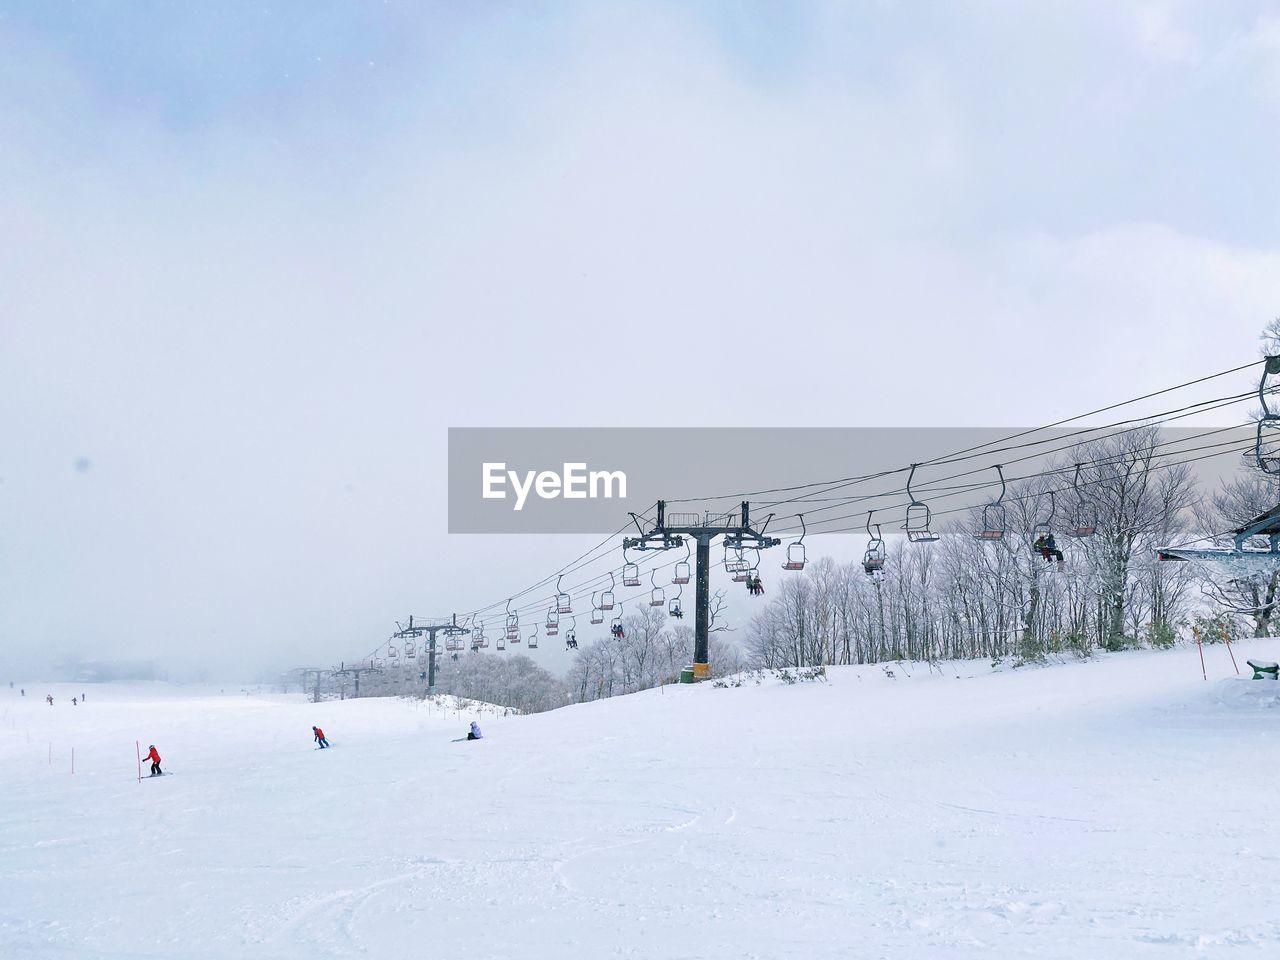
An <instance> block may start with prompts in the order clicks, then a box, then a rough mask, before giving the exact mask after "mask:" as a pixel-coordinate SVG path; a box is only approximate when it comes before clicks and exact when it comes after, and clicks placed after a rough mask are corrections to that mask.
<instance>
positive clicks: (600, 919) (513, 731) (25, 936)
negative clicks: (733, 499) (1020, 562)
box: [0, 641, 1280, 960]
mask: <svg viewBox="0 0 1280 960" xmlns="http://www.w3.org/2000/svg"><path fill="white" fill-rule="evenodd" d="M1243 646H1244V648H1245V649H1244V650H1238V651H1237V656H1238V657H1241V658H1242V659H1243V657H1247V656H1250V655H1253V656H1263V657H1266V658H1268V659H1274V658H1275V653H1276V650H1275V645H1274V643H1273V642H1266V641H1263V642H1257V643H1254V644H1245V645H1243ZM1217 652H1218V651H1215V650H1211V649H1206V656H1207V657H1212V656H1213V655H1214V654H1215V653H1217ZM1215 667H1216V668H1217V669H1216V678H1215V680H1214V681H1213V682H1210V683H1204V682H1203V681H1202V680H1200V677H1199V662H1198V658H1197V654H1196V652H1195V651H1194V649H1192V650H1175V651H1172V652H1169V653H1159V654H1155V653H1153V654H1135V655H1121V656H1115V657H1107V658H1105V659H1103V660H1101V661H1098V662H1087V663H1082V664H1067V665H1063V666H1056V667H1052V668H1047V669H1035V668H1027V669H1025V670H1021V671H1017V672H1006V673H1001V674H998V675H992V674H990V673H989V672H986V671H984V665H983V664H977V665H973V664H962V665H955V666H954V668H948V669H947V670H945V671H943V672H942V674H941V675H938V674H936V673H934V672H931V671H924V670H919V671H913V673H914V676H913V678H910V679H908V678H907V677H906V676H905V671H900V676H899V677H898V678H897V679H894V680H890V679H887V678H885V677H884V676H883V674H882V672H881V671H879V670H878V669H877V668H842V669H836V670H832V671H831V680H830V682H829V683H825V684H795V685H791V686H787V685H783V684H780V683H777V682H775V681H767V682H765V683H764V684H762V685H759V686H756V685H753V684H748V685H747V686H745V687H742V688H729V689H716V688H713V687H710V686H702V687H698V688H687V687H686V688H674V689H671V688H669V689H668V690H666V691H665V692H658V691H653V692H649V693H645V694H640V695H637V696H633V697H627V698H620V699H617V700H614V701H609V702H603V703H598V704H590V705H585V706H581V707H573V708H568V709H565V710H561V711H556V712H554V713H551V714H544V715H540V716H534V717H510V718H502V719H496V720H495V719H492V718H490V717H487V716H486V717H485V718H483V720H482V724H483V726H484V728H485V734H486V738H485V740H483V741H480V742H478V743H466V742H465V741H464V742H462V743H451V742H450V740H451V739H452V738H453V737H455V736H457V733H458V731H459V729H462V728H465V725H466V719H467V718H466V717H465V716H464V717H462V718H458V717H456V716H455V717H454V718H453V719H448V718H446V717H443V716H441V715H440V714H439V711H436V712H435V713H434V714H429V713H428V712H426V711H425V710H424V708H423V707H422V705H420V704H415V703H411V702H407V701H390V700H380V701H369V700H365V701H357V702H346V703H325V704H318V705H311V704H307V703H305V702H303V701H302V700H301V699H300V698H292V697H290V698H286V697H261V698H258V697H244V696H230V695H228V696H218V695H217V694H216V693H215V694H205V695H195V694H192V693H190V692H185V691H180V690H175V689H174V688H169V687H161V686H156V687H153V688H148V689H145V690H141V689H131V688H124V687H119V688H117V687H102V688H94V691H93V692H94V694H95V696H94V697H93V698H91V699H90V701H89V704H90V705H89V706H88V708H87V709H86V708H84V707H78V708H76V712H75V713H72V712H71V710H70V709H69V708H67V707H64V706H62V703H61V701H62V699H64V694H65V698H69V696H70V695H71V694H70V692H68V691H64V690H61V689H59V688H57V687H52V688H50V689H51V690H52V691H53V692H54V693H55V696H56V697H58V698H59V705H58V706H57V707H55V708H49V707H48V706H47V705H46V704H44V703H43V701H42V700H40V699H38V697H37V698H34V699H33V698H28V699H27V700H26V702H22V701H20V700H15V699H13V698H10V699H8V700H5V701H3V702H4V704H5V710H4V712H3V714H0V717H2V719H0V778H3V780H2V783H0V785H2V786H3V788H4V789H3V790H2V791H0V958H4V960H10V958H13V960H49V958H58V960H61V958H64V957H72V956H75V957H77V958H81V960H83V958H90V960H94V958H102V960H115V958H131V960H149V958H166V960H167V958H181V960H215V958H232V957H234V958H243V957H248V958H264V960H294V958H299V960H300V958H315V957H352V956H376V957H379V958H383V957H386V958H398V957H418V956H424V955H432V956H434V955H442V956H466V957H467V958H468V960H480V958H488V957H493V958H499V957H501V958H511V957H521V958H524V957H528V958H555V960H565V958H566V957H577V956H582V957H591V958H596V957H603V958H612V957H626V958H640V957H644V958H648V957H654V958H662V960H674V958H721V957H723V958H739V957H749V958H750V957H757V958H792V957H794V958H804V960H815V958H823V957H849V956H854V957H869V958H879V957H886V958H892V960H935V958H978V957H982V958H984V960H987V958H991V957H997V958H1001V960H1003V958H1006V957H1007V958H1033V957H1034V958H1036V960H1045V958H1048V960H1058V958H1061V960H1068V958H1069V960H1095V958H1097V960H1110V958H1117V960H1120V958H1124V960H1129V958H1143V957H1160V958H1166V957H1167V958H1181V957H1188V958H1190V957H1194V958H1197V960H1201V958H1210V960H1212V958H1217V957H1228V956H1230V957H1271V956H1276V957H1280V921H1277V920H1276V919H1275V908H1274V903H1273V902H1272V901H1273V900H1274V891H1275V890H1276V889H1280V839H1277V831H1275V829H1274V827H1273V826H1272V825H1273V824H1274V822H1275V816H1276V796H1277V795H1276V791H1275V784H1276V780H1275V774H1274V761H1273V760H1269V759H1268V758H1272V757H1274V755H1275V747H1276V744H1277V743H1280V696H1277V693H1278V692H1280V687H1277V686H1274V685H1273V686H1270V687H1269V686H1267V685H1265V684H1260V683H1253V682H1251V681H1245V680H1236V679H1235V678H1234V676H1233V675H1231V674H1229V673H1228V674H1226V675H1225V676H1224V673H1223V665H1222V664H1217V663H1216V662H1215V663H1212V664H1211V669H1214V668H1215ZM1225 669H1226V670H1228V671H1229V670H1230V666H1229V664H1227V665H1225ZM956 674H961V675H962V676H963V677H964V679H957V678H956ZM28 687H29V689H30V687H31V685H28ZM76 692H79V691H78V690H77V691H76ZM42 695H43V694H42V693H41V694H39V696H42ZM41 707H43V709H40V708H41ZM312 723H319V724H320V725H322V726H323V727H324V728H325V730H326V732H328V733H330V735H331V737H332V739H333V741H334V744H335V747H341V749H336V750H333V751H317V750H314V749H313V748H311V746H310V743H309V738H310V734H309V729H310V725H311V724H312ZM135 739H142V742H143V743H144V744H145V743H148V742H152V741H154V742H156V743H157V745H158V746H159V747H160V749H161V751H162V753H163V754H164V756H165V758H166V763H167V762H168V761H169V760H170V759H172V761H173V762H174V764H175V767H176V768H177V769H180V770H181V772H182V776H180V777H174V778H172V779H170V778H167V777H166V778H163V779H162V780H160V781H156V782H153V783H148V784H147V785H146V786H140V785H139V784H137V783H136V782H133V781H132V777H133V776H134V773H135V760H134V750H133V740H135ZM51 744H52V748H51V747H50V745H51ZM71 746H75V747H76V773H75V775H74V776H71V775H70V771H69V768H68V766H69V765H68V764H67V763H66V761H67V760H68V759H69V750H70V747H71ZM50 752H52V756H53V758H54V762H53V764H50V763H49V762H48V758H49V755H50Z"/></svg>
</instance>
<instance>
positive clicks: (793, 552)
mask: <svg viewBox="0 0 1280 960" xmlns="http://www.w3.org/2000/svg"><path fill="white" fill-rule="evenodd" d="M798 516H799V517H800V539H799V540H797V541H796V542H795V543H792V544H788V545H787V559H786V562H785V563H783V564H782V569H783V570H803V569H804V535H805V533H806V530H805V526H804V514H803V513H801V514H798Z"/></svg>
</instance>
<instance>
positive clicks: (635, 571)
mask: <svg viewBox="0 0 1280 960" xmlns="http://www.w3.org/2000/svg"><path fill="white" fill-rule="evenodd" d="M622 585H623V586H624V587H638V586H640V566H639V564H635V563H624V564H623V565H622Z"/></svg>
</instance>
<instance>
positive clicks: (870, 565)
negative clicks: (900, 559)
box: [862, 510, 884, 576]
mask: <svg viewBox="0 0 1280 960" xmlns="http://www.w3.org/2000/svg"><path fill="white" fill-rule="evenodd" d="M874 512H875V511H874V510H868V511H867V536H868V537H869V538H870V539H869V541H868V543H867V552H866V553H864V554H863V555H862V569H863V570H865V571H866V573H867V575H868V576H874V575H875V574H877V573H879V572H880V571H881V570H883V569H884V537H883V536H881V534H880V524H878V523H877V524H876V532H875V533H874V534H873V533H872V532H871V515H872V514H873V513H874Z"/></svg>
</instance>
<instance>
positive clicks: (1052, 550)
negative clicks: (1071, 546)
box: [1035, 533, 1065, 566]
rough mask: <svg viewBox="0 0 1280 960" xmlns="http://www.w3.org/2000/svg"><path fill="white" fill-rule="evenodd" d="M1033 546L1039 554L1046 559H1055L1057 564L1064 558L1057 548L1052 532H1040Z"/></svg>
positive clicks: (1061, 562)
mask: <svg viewBox="0 0 1280 960" xmlns="http://www.w3.org/2000/svg"><path fill="white" fill-rule="evenodd" d="M1035 548H1036V550H1038V551H1039V552H1040V556H1042V557H1043V558H1044V559H1045V560H1046V561H1054V560H1056V561H1058V565H1059V566H1061V565H1062V564H1063V563H1064V562H1065V558H1064V557H1063V556H1062V551H1061V550H1059V549H1058V544H1057V541H1055V540H1054V539H1053V534H1052V533H1045V534H1041V535H1040V536H1039V537H1037V538H1036V542H1035Z"/></svg>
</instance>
